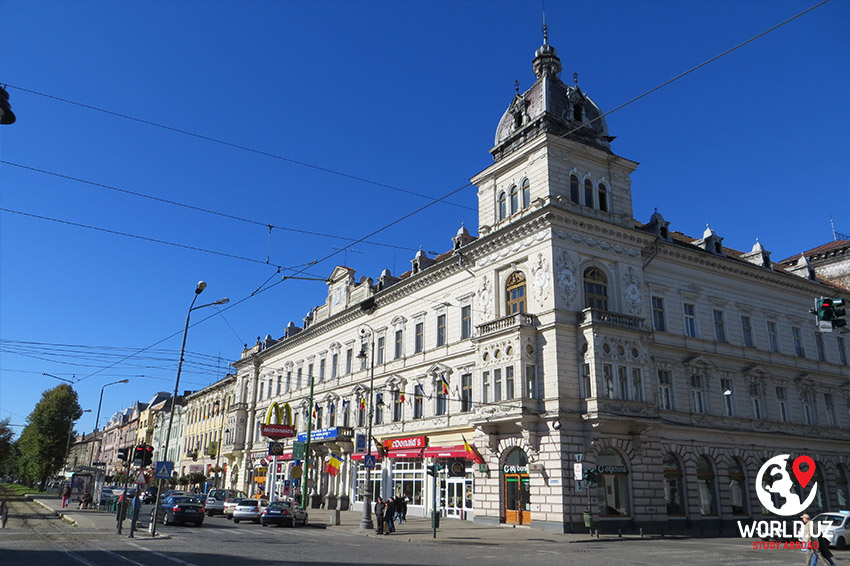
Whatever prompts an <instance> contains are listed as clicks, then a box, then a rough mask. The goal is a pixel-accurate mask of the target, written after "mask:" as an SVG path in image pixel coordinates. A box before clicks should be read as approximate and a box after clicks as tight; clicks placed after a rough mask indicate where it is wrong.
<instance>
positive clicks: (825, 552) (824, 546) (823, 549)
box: [818, 535, 835, 566]
mask: <svg viewBox="0 0 850 566" xmlns="http://www.w3.org/2000/svg"><path fill="white" fill-rule="evenodd" d="M818 553H820V555H821V558H823V559H824V560H826V562H827V564H829V566H835V561H834V560H833V559H832V551H831V550H830V549H829V541H828V540H826V537H824V536H823V535H820V536H818Z"/></svg>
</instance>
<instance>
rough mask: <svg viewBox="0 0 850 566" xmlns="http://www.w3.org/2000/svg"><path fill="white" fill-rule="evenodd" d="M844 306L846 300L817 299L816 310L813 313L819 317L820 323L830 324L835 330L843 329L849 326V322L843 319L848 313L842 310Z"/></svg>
mask: <svg viewBox="0 0 850 566" xmlns="http://www.w3.org/2000/svg"><path fill="white" fill-rule="evenodd" d="M843 306H844V299H832V298H829V297H820V298H818V299H815V308H813V309H812V311H811V312H812V313H813V314H815V315H816V316H817V317H818V322H829V323H832V327H833V328H841V327H842V326H847V321H846V320H844V318H842V317H844V315H846V314H847V311H846V310H845V309H843V308H841V307H843Z"/></svg>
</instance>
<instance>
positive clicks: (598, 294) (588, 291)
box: [584, 267, 608, 311]
mask: <svg viewBox="0 0 850 566" xmlns="http://www.w3.org/2000/svg"><path fill="white" fill-rule="evenodd" d="M584 306H585V308H591V309H596V310H600V311H607V310H608V278H607V277H606V276H605V273H604V272H603V271H602V270H601V269H599V268H598V267H588V268H587V269H586V270H585V271H584Z"/></svg>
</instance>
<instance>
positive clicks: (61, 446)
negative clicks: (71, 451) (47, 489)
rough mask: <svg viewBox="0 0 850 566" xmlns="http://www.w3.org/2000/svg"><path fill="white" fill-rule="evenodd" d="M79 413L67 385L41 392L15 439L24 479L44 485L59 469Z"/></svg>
mask: <svg viewBox="0 0 850 566" xmlns="http://www.w3.org/2000/svg"><path fill="white" fill-rule="evenodd" d="M82 414H83V410H82V409H81V408H80V404H79V403H78V402H77V392H76V391H74V390H73V389H72V388H71V386H70V385H66V384H64V383H63V384H62V385H58V386H57V387H54V388H53V389H49V390H47V391H45V392H44V393H43V394H42V395H41V401H39V402H38V404H37V405H36V406H35V408H34V409H33V411H32V413H30V415H29V417H27V426H26V427H24V430H23V431H22V432H21V437H20V438H19V439H18V443H17V444H18V448H19V450H20V460H19V463H18V471H19V473H20V475H21V476H23V478H24V479H25V480H26V481H28V482H31V483H39V484H41V485H42V486H44V485H45V484H46V483H47V480H49V479H50V478H51V477H52V476H54V475H55V474H56V473H57V472H58V471H59V470H60V469H62V465H63V463H64V461H65V448H66V446H67V442H68V435H69V434H70V433H71V431H72V429H73V426H74V421H76V420H77V419H79V418H80V417H81V416H82Z"/></svg>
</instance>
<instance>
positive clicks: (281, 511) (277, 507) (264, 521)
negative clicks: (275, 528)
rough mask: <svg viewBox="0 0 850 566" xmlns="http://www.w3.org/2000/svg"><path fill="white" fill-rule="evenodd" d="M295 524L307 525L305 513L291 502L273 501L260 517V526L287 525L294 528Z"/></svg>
mask: <svg viewBox="0 0 850 566" xmlns="http://www.w3.org/2000/svg"><path fill="white" fill-rule="evenodd" d="M296 523H300V524H302V525H306V524H307V511H305V510H304V509H302V508H301V506H299V505H296V504H295V503H293V502H291V501H275V502H274V503H272V504H271V505H269V506H268V507H266V508H265V510H264V511H263V514H262V515H261V516H260V524H261V525H262V526H264V527H265V526H266V525H288V526H290V527H294V526H295V524H296Z"/></svg>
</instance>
